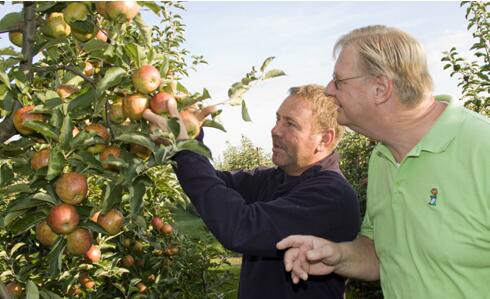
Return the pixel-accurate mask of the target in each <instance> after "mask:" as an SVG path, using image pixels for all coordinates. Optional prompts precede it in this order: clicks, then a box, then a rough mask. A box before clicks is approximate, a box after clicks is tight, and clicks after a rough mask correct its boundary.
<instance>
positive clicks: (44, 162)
mask: <svg viewBox="0 0 490 299" xmlns="http://www.w3.org/2000/svg"><path fill="white" fill-rule="evenodd" d="M49 153H50V150H49V148H45V149H43V150H40V151H38V152H35V153H34V154H33V155H32V158H31V167H32V169H34V170H38V169H41V168H43V167H46V166H48V164H49Z"/></svg>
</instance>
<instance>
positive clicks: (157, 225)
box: [151, 216, 165, 231]
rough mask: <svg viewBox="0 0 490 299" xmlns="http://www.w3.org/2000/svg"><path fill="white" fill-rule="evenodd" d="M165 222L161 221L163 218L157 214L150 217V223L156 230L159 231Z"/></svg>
mask: <svg viewBox="0 0 490 299" xmlns="http://www.w3.org/2000/svg"><path fill="white" fill-rule="evenodd" d="M164 224H165V223H163V220H162V218H160V217H157V216H154V217H153V218H152V219H151V225H152V226H153V228H155V229H156V230H157V231H161V230H162V228H163V225H164Z"/></svg>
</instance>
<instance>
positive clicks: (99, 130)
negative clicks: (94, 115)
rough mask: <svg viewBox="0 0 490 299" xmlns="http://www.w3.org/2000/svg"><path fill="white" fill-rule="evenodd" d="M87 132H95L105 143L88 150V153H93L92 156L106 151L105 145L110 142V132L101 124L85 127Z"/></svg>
mask: <svg viewBox="0 0 490 299" xmlns="http://www.w3.org/2000/svg"><path fill="white" fill-rule="evenodd" d="M85 130H86V131H87V132H95V133H96V135H97V136H99V137H100V138H102V140H103V143H100V144H96V145H93V146H91V147H89V148H88V151H89V152H91V153H92V154H98V153H100V152H102V151H103V150H104V148H105V147H106V146H105V143H107V141H109V131H108V130H107V128H106V127H104V126H103V125H101V124H90V125H88V126H86V127H85Z"/></svg>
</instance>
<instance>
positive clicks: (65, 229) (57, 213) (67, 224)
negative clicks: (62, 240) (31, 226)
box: [47, 203, 80, 235]
mask: <svg viewBox="0 0 490 299" xmlns="http://www.w3.org/2000/svg"><path fill="white" fill-rule="evenodd" d="M79 221H80V216H79V215H78V212H77V210H76V209H75V207H73V206H71V205H69V204H66V203H61V204H59V205H57V206H54V207H52V208H51V210H50V211H49V214H48V221H47V222H48V225H49V227H50V228H51V230H52V231H53V232H55V233H57V234H62V235H67V234H69V233H71V232H72V231H74V230H75V228H76V227H77V225H78V223H79Z"/></svg>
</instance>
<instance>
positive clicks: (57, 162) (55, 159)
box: [46, 148, 65, 181]
mask: <svg viewBox="0 0 490 299" xmlns="http://www.w3.org/2000/svg"><path fill="white" fill-rule="evenodd" d="M63 166H65V157H64V156H63V153H62V152H61V151H60V150H58V149H57V148H52V149H51V150H50V151H49V163H48V173H47V174H46V179H47V180H48V181H51V180H52V179H54V178H55V177H57V176H58V175H60V173H61V172H62V171H63Z"/></svg>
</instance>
